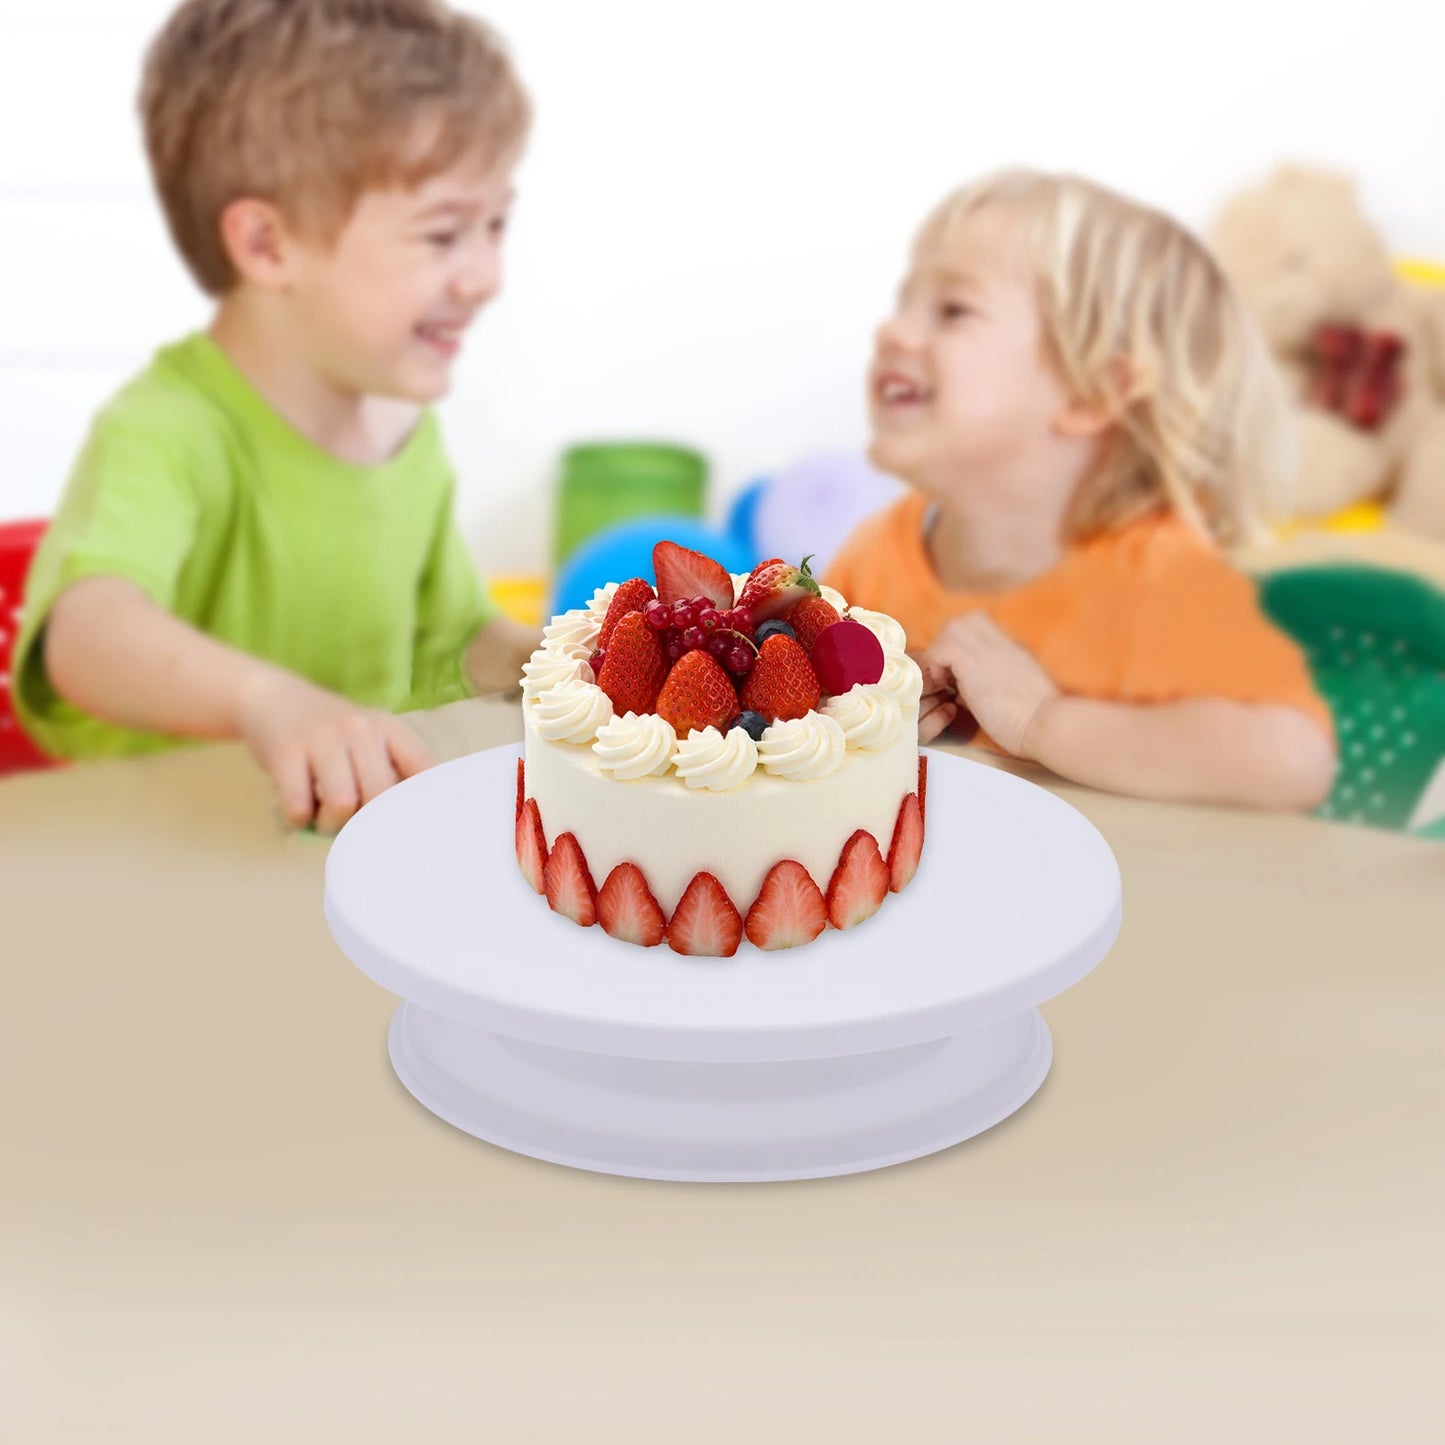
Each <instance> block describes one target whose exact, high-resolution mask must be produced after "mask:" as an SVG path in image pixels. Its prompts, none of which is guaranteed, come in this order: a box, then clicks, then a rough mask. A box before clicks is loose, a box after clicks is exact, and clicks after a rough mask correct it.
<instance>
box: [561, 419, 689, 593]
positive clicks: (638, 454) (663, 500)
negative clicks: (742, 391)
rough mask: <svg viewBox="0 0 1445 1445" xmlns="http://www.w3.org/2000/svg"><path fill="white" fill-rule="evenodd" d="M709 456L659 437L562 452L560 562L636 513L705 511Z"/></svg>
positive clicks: (578, 447)
mask: <svg viewBox="0 0 1445 1445" xmlns="http://www.w3.org/2000/svg"><path fill="white" fill-rule="evenodd" d="M706 491H707V459H706V458H705V457H703V456H702V455H700V454H699V453H698V452H695V451H691V450H689V449H688V448H687V447H680V446H670V445H667V444H664V443H659V442H595V443H591V444H588V445H585V446H574V447H569V448H568V449H567V450H566V451H565V452H564V453H563V454H562V472H561V477H560V479H559V481H558V484H557V523H556V530H555V533H554V539H553V547H552V560H553V563H554V565H555V566H558V567H560V566H561V565H562V564H563V563H564V562H565V561H566V560H567V559H568V558H569V557H570V556H571V555H572V553H573V552H575V551H576V550H577V548H578V547H579V546H580V545H581V544H582V543H583V542H585V541H586V540H587V539H588V538H589V537H591V536H593V535H595V534H596V533H598V532H601V531H605V530H606V529H607V528H609V527H614V526H616V525H617V524H618V523H619V522H626V521H630V520H631V519H633V518H634V517H649V516H654V515H657V514H661V513H667V514H670V515H672V516H682V517H701V516H702V514H703V505H704V501H705V499H706Z"/></svg>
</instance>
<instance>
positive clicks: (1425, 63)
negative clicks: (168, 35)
mask: <svg viewBox="0 0 1445 1445" xmlns="http://www.w3.org/2000/svg"><path fill="white" fill-rule="evenodd" d="M169 8H170V5H169V0H67V3H65V4H64V5H55V6H36V5H24V4H21V3H19V0H3V3H0V447H3V452H4V456H5V459H6V465H5V470H4V475H3V479H0V517H16V516H26V515H43V514H45V513H47V512H48V511H49V510H50V509H51V507H52V505H53V503H54V502H55V500H56V498H57V497H58V496H59V494H60V490H61V487H62V484H63V481H64V478H65V474H66V471H67V469H68V467H69V465H70V462H71V459H72V457H73V455H74V453H75V450H76V448H77V446H78V444H79V441H80V438H81V436H82V433H83V431H84V428H85V426H86V423H87V420H88V418H89V416H90V414H91V413H92V411H93V410H94V409H95V407H96V406H97V405H98V403H99V402H100V401H101V400H102V399H103V398H105V397H106V396H107V395H108V394H109V393H110V392H111V391H112V390H113V389H114V388H115V387H116V386H117V385H118V384H119V383H120V382H121V381H122V380H123V379H124V378H125V377H126V376H127V375H129V374H130V373H131V372H133V371H134V370H136V369H137V368H139V367H141V366H142V365H143V364H144V363H145V361H146V360H147V359H148V357H149V356H150V354H151V353H152V351H153V350H154V349H155V347H156V346H158V345H159V344H160V343H161V342H163V341H165V340H167V339H170V338H172V337H175V336H176V335H178V334H180V333H183V332H185V331H186V330H187V329H189V328H191V327H194V326H196V325H198V324H200V323H201V322H202V321H203V319H204V318H205V316H206V308H205V306H204V304H203V301H202V298H201V297H200V296H199V294H198V293H197V292H196V291H195V289H194V288H193V286H192V284H191V282H190V280H189V278H188V277H187V275H186V273H185V272H184V270H183V268H182V266H181V263H180V262H179V260H177V259H176V257H175V255H174V254H173V252H172V250H171V247H170V245H169V242H168V239H167V237H166V236H165V234H164V230H163V227H162V222H161V219H160V216H159V213H158V211H157V208H156V206H155V204H154V202H153V200H152V197H151V194H150V187H149V180H148V177H147V174H146V170H145V163H144V157H143V154H142V151H141V146H140V141H139V133H138V126H137V122H136V118H135V107H134V96H135V90H136V84H137V78H138V74H139V69H140V61H141V53H142V50H143V47H144V45H145V43H146V41H147V39H148V38H149V36H150V35H151V34H152V33H153V32H154V31H155V29H156V28H157V27H158V26H159V25H160V23H161V21H162V19H163V18H164V16H165V15H166V13H167V12H168V10H169ZM467 8H474V9H478V10H480V11H481V13H483V14H485V15H486V16H487V17H488V18H489V19H491V20H492V21H493V22H494V23H495V24H496V25H497V26H498V27H499V28H500V29H501V30H502V31H503V32H504V33H505V35H506V36H507V37H508V39H509V40H510V42H511V44H512V46H513V48H514V51H515V53H516V55H517V57H518V60H519V63H520V66H521V69H522V71H523V74H524V76H525V78H526V80H527V82H528V84H529V85H530V87H531V89H532V91H533V93H534V96H535V98H536V102H537V114H538V120H537V127H536V131H535V135H534V139H533V144H532V147H531V150H530V153H529V155H528V157H527V159H526V162H525V164H524V167H523V169H522V171H521V172H520V177H519V180H520V204H519V205H518V207H517V211H516V217H515V229H514V231H513V234H512V239H511V243H510V253H509V263H508V266H509V269H508V274H507V279H506V285H505V288H504V291H503V294H502V296H501V298H500V299H499V300H498V301H497V303H496V304H495V305H494V307H493V308H492V310H491V311H490V312H489V313H488V314H486V315H484V316H483V318H482V320H481V323H480V324H479V326H478V327H477V329H476V330H475V331H474V332H473V333H472V335H471V336H470V337H469V339H468V342H467V344H466V348H465V352H464V355H463V358H462V360H461V362H460V365H459V368H458V371H457V384H456V388H455V392H454V394H453V396H452V397H451V398H450V399H449V400H448V401H447V403H446V404H445V406H444V408H443V416H444V421H445V424H446V429H447V432H448V435H449V438H450V443H451V448H452V452H453V456H454V459H455V461H456V464H457V468H458V472H459V477H460V506H461V514H462V515H461V520H462V525H463V529H464V531H465V534H466V536H467V538H468V540H469V542H470V544H471V546H472V548H473V551H474V553H475V556H476V559H477V561H478V563H479V565H480V566H481V567H482V568H483V569H484V570H485V571H486V572H488V573H492V574H497V573H505V574H518V573H521V574H543V573H545V572H546V570H547V568H548V566H549V563H550V561H551V555H552V545H553V533H552V527H553V518H552V509H551V506H552V503H551V499H552V490H551V488H552V485H553V483H554V481H555V478H556V475H557V466H558V457H559V455H560V453H561V451H562V450H563V448H565V447H566V446H567V445H569V444H571V443H573V442H577V441H583V440H592V439H609V438H637V437H643V438H657V439H663V440H675V441H678V442H681V443H683V444H685V445H687V446H689V447H692V448H695V449H697V450H698V451H699V452H701V453H702V454H704V455H705V456H706V457H707V459H708V461H709V463H710V472H709V477H708V483H707V493H706V499H705V509H706V511H707V512H708V514H709V515H710V516H711V517H712V518H713V519H715V520H716V519H718V518H720V517H722V516H723V515H724V514H725V512H726V510H727V507H728V505H729V504H730V502H731V501H732V500H733V499H735V497H736V496H737V495H738V493H739V492H740V491H741V489H742V488H743V487H744V486H745V485H746V483H747V482H748V481H750V480H751V479H753V478H755V477H757V476H760V475H765V474H768V473H772V472H776V471H777V470H778V469H779V468H782V467H785V466H788V465H789V464H791V463H793V462H796V461H798V460H799V459H802V458H806V457H809V456H813V455H816V454H818V453H820V452H823V453H836V452H845V453H846V452H848V451H850V450H855V449H857V448H858V447H859V446H861V444H862V441H863V435H864V422H863V408H862V382H861V378H862V374H863V368H864V365H865V363H866V360H867V357H868V354H869V347H870V339H871V333H872V329H873V327H874V325H875V324H876V323H877V321H878V320H879V319H880V318H881V316H882V315H883V314H884V312H885V310H886V308H887V306H888V305H889V302H890V298H891V295H892V291H893V288H894V287H895V285H896V284H897V281H898V279H899V276H900V274H901V269H902V265H903V261H904V257H905V253H906V249H907V246H908V242H909V237H910V234H911V232H912V230H913V228H914V226H915V225H916V224H917V222H918V221H919V220H920V219H921V217H922V215H923V213H924V212H925V211H926V210H927V209H928V208H929V207H930V206H931V205H932V204H933V203H934V202H935V201H936V200H937V199H939V197H940V196H941V195H942V194H943V193H944V192H945V191H946V190H948V189H949V188H950V187H952V186H953V185H955V184H957V183H959V182H960V181H962V180H964V179H966V178H968V177H971V176H973V175H975V174H977V173H978V172H980V171H983V170H986V169H989V168H991V167H994V166H997V165H1001V164H1009V163H1016V162H1024V163H1028V164H1034V165H1039V166H1045V167H1067V168H1076V169H1078V170H1081V171H1084V172H1086V173H1088V174H1091V175H1093V176H1095V177H1097V178H1099V179H1101V180H1103V181H1105V182H1107V183H1110V184H1113V185H1116V186H1118V187H1121V188H1123V189H1125V190H1128V191H1131V192H1134V193H1137V194H1138V195H1140V196H1141V197H1144V198H1147V199H1149V200H1151V201H1153V202H1155V203H1157V204H1160V205H1162V206H1164V207H1166V208H1167V209H1169V210H1171V211H1172V212H1174V213H1175V214H1176V215H1178V216H1179V217H1181V218H1182V219H1184V220H1185V221H1187V222H1189V223H1191V224H1192V225H1195V226H1196V227H1200V228H1203V227H1204V226H1205V225H1207V223H1208V221H1209V220H1210V218H1211V216H1212V215H1213V213H1214V212H1215V210H1216V208H1217V206H1218V205H1219V203H1220V202H1221V201H1222V199H1223V198H1224V197H1225V196H1227V195H1228V194H1229V193H1230V192H1232V191H1233V190H1235V189H1236V188H1238V187H1240V186H1243V185H1247V184H1249V183H1251V182H1253V181H1256V180H1259V179H1261V178H1262V177H1263V176H1264V175H1265V174H1267V172H1268V171H1269V170H1270V169H1271V168H1272V167H1273V166H1274V165H1275V164H1276V163H1277V162H1278V161H1280V160H1282V159H1295V160H1303V161H1314V162H1318V163H1324V164H1327V165H1329V166H1332V167H1336V168H1339V169H1343V170H1345V171H1348V172H1350V173H1351V174H1353V175H1354V176H1355V177H1356V179H1357V180H1358V182H1359V185H1360V188H1361V198H1362V201H1363V202H1364V204H1365V208H1366V210H1367V211H1368V213H1369V214H1370V216H1371V218H1372V219H1373V220H1374V221H1375V222H1376V223H1377V224H1378V226H1379V227H1380V229H1381V230H1382V231H1383V233H1384V234H1385V236H1386V237H1387V239H1388V243H1389V245H1390V248H1391V250H1392V252H1394V253H1397V254H1400V255H1410V256H1422V257H1433V258H1438V259H1440V260H1445V149H1442V147H1445V140H1442V137H1445V89H1442V87H1441V84H1440V75H1439V65H1440V56H1441V55H1445V6H1442V5H1441V4H1440V3H1439V0H1386V3H1376V4H1371V5H1368V6H1354V7H1348V8H1344V7H1334V6H1328V7H1327V6H1321V5H1305V4H1296V3H1286V4H1271V3H1253V4H1239V3H1225V4H1211V5H1209V6H1207V7H1197V8H1190V7H1186V8H1184V9H1172V8H1171V9H1170V10H1168V12H1167V17H1166V13H1165V12H1164V11H1163V10H1161V9H1160V8H1159V7H1158V6H1157V5H1152V4H1145V3H1125V0H1113V3H1109V0H1104V3H1096V4H1092V5H1088V6H1082V5H1063V4H1039V3H1034V4H995V5H983V4H972V5H963V4H946V3H925V0H894V3H891V4H889V5H886V6H877V5H867V6H864V5H858V6H852V5H837V4H821V3H802V0H794V3H786V0H782V3H779V0H772V3H760V0H737V3H734V4H732V5H729V6H727V7H725V8H718V7H712V6H706V7H705V6H702V5H699V4H696V3H678V0H670V3H665V0H613V3H611V4H608V5H597V4H593V3H583V0H490V3H487V4H485V5H480V6H474V5H472V4H470V3H469V0H468V3H467Z"/></svg>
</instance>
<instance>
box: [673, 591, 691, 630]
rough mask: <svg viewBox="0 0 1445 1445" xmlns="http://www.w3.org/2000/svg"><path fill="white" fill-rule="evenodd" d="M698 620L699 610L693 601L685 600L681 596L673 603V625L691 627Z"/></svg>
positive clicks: (680, 627)
mask: <svg viewBox="0 0 1445 1445" xmlns="http://www.w3.org/2000/svg"><path fill="white" fill-rule="evenodd" d="M696 621H697V610H696V609H695V608H694V607H693V605H692V603H691V602H685V601H683V600H682V599H681V598H679V599H678V600H677V601H676V602H674V603H673V604H672V625H673V626H674V627H676V628H679V629H682V628H687V627H691V626H692V624H693V623H694V622H696Z"/></svg>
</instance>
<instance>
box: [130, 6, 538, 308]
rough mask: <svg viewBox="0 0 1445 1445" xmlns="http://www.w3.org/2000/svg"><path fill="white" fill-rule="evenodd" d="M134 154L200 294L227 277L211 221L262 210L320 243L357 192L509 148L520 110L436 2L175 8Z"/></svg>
mask: <svg viewBox="0 0 1445 1445" xmlns="http://www.w3.org/2000/svg"><path fill="white" fill-rule="evenodd" d="M140 112H141V119H142V123H143V126H144V130H145V143H146V151H147V154H148V156H149V158H150V164H151V173H152V176H153V177H154V180H155V185H156V190H157V192H158V193H159V196H160V201H161V205H162V207H163V209H164V211H165V215H166V221H167V223H168V224H169V226H170V231H171V236H172V237H173V239H174V240H175V243H176V246H177V248H178V249H179V251H180V253H181V256H182V257H183V258H184V260H185V262H186V265H187V266H188V267H189V268H190V270H191V273H192V275H194V276H195V278H196V280H197V281H198V282H199V283H200V285H201V287H202V288H203V289H204V290H205V291H207V292H209V293H210V294H212V295H219V294H222V293H223V292H225V291H227V290H229V289H230V288H231V287H232V286H233V285H234V284H235V282H236V279H237V277H236V271H235V268H234V266H233V265H232V264H231V260H230V257H229V256H228V255H227V253H226V249H225V246H224V244H223V242H222V240H221V233H220V218H221V213H222V211H224V209H225V208H226V206H228V205H229V204H230V203H231V202H232V201H234V200H236V199H238V198H240V197H243V196H244V197H256V198H258V199H264V200H269V201H271V202H273V203H274V204H275V205H276V206H278V207H279V208H280V209H281V211H282V213H283V214H284V215H285V216H286V218H287V220H288V221H290V222H291V223H292V224H293V225H295V226H296V227H297V228H298V229H300V230H302V231H303V232H304V233H305V234H307V235H310V236H313V237H316V238H318V239H320V240H321V241H322V242H324V243H329V242H330V241H331V240H333V239H334V238H335V236H336V234H337V233H338V232H339V231H340V230H341V228H342V226H343V225H344V224H345V222H346V219H347V217H348V216H349V215H350V213H351V210H352V207H353V206H354V205H355V203H356V200H357V198H358V197H359V196H360V194H361V193H362V191H364V190H366V189H368V188H370V187H373V186H387V185H396V184H400V185H416V184H418V183H419V182H420V181H422V180H425V179H426V178H427V177H429V176H431V175H435V174H436V173H437V172H439V171H442V170H445V169H447V167H449V166H451V165H452V164H454V163H455V162H457V161H459V160H461V159H462V158H463V157H464V156H466V155H468V154H469V153H470V152H472V151H473V150H476V151H478V152H479V153H480V154H482V155H483V156H484V157H485V158H486V159H487V160H489V161H491V160H499V159H501V158H502V156H504V155H505V154H506V153H507V152H508V151H510V150H511V149H513V148H515V147H518V146H520V145H521V143H522V140H523V139H524V137H525V135H526V131H527V127H528V123H529V119H530V107H529V103H528V100H527V96H526V93H525V91H524V90H523V89H522V85H521V82H520V81H519V79H518V78H517V75H516V73H515V71H514V70H513V68H512V64H511V61H510V59H509V58H508V56H507V53H506V51H505V49H504V48H503V46H502V43H501V41H500V40H499V39H498V37H497V36H496V34H495V33H494V32H493V31H492V30H491V29H490V28H489V27H488V26H486V25H485V24H483V23H482V22H481V21H479V20H476V19H473V18H471V17H469V16H463V15H458V14H456V13H454V12H453V11H451V10H449V9H448V8H447V7H446V6H445V5H444V4H441V3H440V0H185V3H184V4H182V5H181V6H179V8H177V9H176V10H175V11H174V12H173V13H172V15H171V17H170V19H169V20H168V21H167V22H166V24H165V26H164V27H163V28H162V30H161V32H160V33H159V35H157V36H156V38H155V39H154V41H152V43H151V46H150V49H149V51H148V52H147V55H146V61H145V70H144V74H143V77H142V80H141V89H140Z"/></svg>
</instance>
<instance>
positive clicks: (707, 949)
mask: <svg viewBox="0 0 1445 1445" xmlns="http://www.w3.org/2000/svg"><path fill="white" fill-rule="evenodd" d="M742 939H743V920H742V917H741V915H740V914H739V913H738V911H737V909H736V908H734V907H733V901H732V899H731V898H729V897H728V896H727V893H726V891H725V890H724V888H723V886H722V884H721V883H719V882H718V881H717V879H716V878H714V877H713V876H712V874H711V873H695V874H694V875H693V879H692V882H691V883H689V884H688V885H687V892H686V893H684V894H683V895H682V897H681V898H680V899H679V900H678V904H677V907H676V908H675V909H674V910H673V913H672V918H671V919H670V920H669V921H668V925H667V946H668V947H669V948H670V949H672V951H673V952H674V953H685V954H689V955H692V956H694V957H702V958H731V957H732V956H733V954H735V953H736V952H737V951H738V944H739V943H741V942H742Z"/></svg>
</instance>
